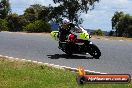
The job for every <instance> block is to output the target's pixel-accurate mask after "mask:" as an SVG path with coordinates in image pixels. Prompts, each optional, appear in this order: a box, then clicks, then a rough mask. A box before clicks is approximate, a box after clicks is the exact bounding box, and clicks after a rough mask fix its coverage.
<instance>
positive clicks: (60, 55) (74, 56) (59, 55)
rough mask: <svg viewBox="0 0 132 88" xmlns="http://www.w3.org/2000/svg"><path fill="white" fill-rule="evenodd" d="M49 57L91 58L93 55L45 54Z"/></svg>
mask: <svg viewBox="0 0 132 88" xmlns="http://www.w3.org/2000/svg"><path fill="white" fill-rule="evenodd" d="M47 56H48V58H50V59H61V58H65V59H93V57H87V56H79V55H72V56H68V55H66V54H54V55H47Z"/></svg>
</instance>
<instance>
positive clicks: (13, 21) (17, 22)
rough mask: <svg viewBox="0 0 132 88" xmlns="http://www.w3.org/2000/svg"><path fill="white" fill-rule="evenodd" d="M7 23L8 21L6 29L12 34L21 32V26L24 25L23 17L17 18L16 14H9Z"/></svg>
mask: <svg viewBox="0 0 132 88" xmlns="http://www.w3.org/2000/svg"><path fill="white" fill-rule="evenodd" d="M6 19H7V21H8V28H9V31H12V32H17V31H22V30H23V26H24V25H25V23H26V20H25V19H24V17H20V16H18V14H10V15H8V16H7V18H6Z"/></svg>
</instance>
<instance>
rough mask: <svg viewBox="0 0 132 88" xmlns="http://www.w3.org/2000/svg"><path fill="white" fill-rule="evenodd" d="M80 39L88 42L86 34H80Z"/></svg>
mask: <svg viewBox="0 0 132 88" xmlns="http://www.w3.org/2000/svg"><path fill="white" fill-rule="evenodd" d="M80 39H83V40H89V34H88V33H87V32H82V33H80Z"/></svg>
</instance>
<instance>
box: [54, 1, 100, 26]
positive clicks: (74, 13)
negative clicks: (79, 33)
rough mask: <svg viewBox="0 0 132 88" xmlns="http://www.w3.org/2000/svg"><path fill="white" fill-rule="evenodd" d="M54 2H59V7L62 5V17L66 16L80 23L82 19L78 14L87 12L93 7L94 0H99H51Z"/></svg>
mask: <svg viewBox="0 0 132 88" xmlns="http://www.w3.org/2000/svg"><path fill="white" fill-rule="evenodd" d="M53 1H54V3H60V7H63V14H62V16H63V17H67V18H69V19H70V21H71V22H75V23H77V24H78V23H81V22H82V19H81V18H80V14H81V13H83V12H86V13H87V12H88V10H91V9H93V8H94V4H95V2H99V0H53Z"/></svg>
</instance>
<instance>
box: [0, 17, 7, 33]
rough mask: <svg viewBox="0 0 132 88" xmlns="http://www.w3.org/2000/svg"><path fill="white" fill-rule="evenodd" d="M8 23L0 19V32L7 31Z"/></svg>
mask: <svg viewBox="0 0 132 88" xmlns="http://www.w3.org/2000/svg"><path fill="white" fill-rule="evenodd" d="M7 25H8V22H7V21H6V20H5V19H0V31H7V30H8V27H7Z"/></svg>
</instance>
